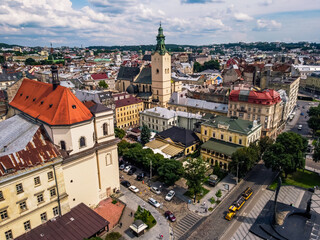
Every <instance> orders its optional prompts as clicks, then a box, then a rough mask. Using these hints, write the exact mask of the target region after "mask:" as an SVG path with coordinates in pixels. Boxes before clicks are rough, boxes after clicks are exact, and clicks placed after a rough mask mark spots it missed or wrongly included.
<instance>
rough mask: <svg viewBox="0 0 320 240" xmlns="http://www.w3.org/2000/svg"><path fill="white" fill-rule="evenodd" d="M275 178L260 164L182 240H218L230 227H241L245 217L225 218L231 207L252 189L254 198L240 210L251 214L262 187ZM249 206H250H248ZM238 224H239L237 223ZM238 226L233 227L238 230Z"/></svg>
mask: <svg viewBox="0 0 320 240" xmlns="http://www.w3.org/2000/svg"><path fill="white" fill-rule="evenodd" d="M274 177H275V173H273V172H272V171H271V170H268V169H266V168H265V167H264V165H263V164H262V163H259V164H258V165H257V166H255V167H254V168H253V170H252V171H251V172H250V173H249V174H248V175H247V177H246V179H244V180H243V181H242V182H241V183H240V184H239V185H238V186H237V187H236V188H234V190H232V192H231V193H230V194H229V195H228V196H227V197H226V198H225V199H224V201H223V202H221V203H220V204H219V206H218V207H217V208H216V209H215V210H214V212H213V213H212V214H211V215H210V216H208V217H207V218H206V219H205V220H203V221H202V222H201V223H200V224H199V225H196V226H194V227H193V228H192V229H190V230H189V231H188V232H187V233H186V234H185V235H184V236H182V237H181V238H180V239H184V240H186V239H188V240H191V239H201V240H204V239H208V240H218V239H220V238H221V237H222V235H223V234H224V233H225V232H226V231H227V230H228V228H229V227H231V226H233V225H234V224H237V225H240V223H241V222H240V219H242V220H243V216H242V217H241V218H239V222H238V219H237V217H235V218H234V219H233V220H232V221H227V220H226V219H225V218H224V216H225V214H226V213H227V211H228V208H229V206H230V205H231V204H232V203H233V202H234V201H235V200H236V198H237V197H238V196H239V195H240V194H241V193H242V192H243V191H244V190H245V189H246V188H247V187H251V188H252V189H253V191H254V195H253V196H252V198H251V199H250V200H249V201H248V202H247V203H246V204H245V205H244V207H243V209H241V210H240V212H242V211H244V210H245V211H246V212H249V211H250V210H251V209H252V208H253V207H254V203H252V204H250V202H255V201H256V200H257V199H259V197H260V196H261V195H262V191H260V190H261V189H262V187H265V186H267V185H269V184H270V183H271V182H272V180H273V179H274ZM247 205H248V206H247ZM237 222H238V223H237ZM237 228H238V226H235V227H232V229H234V230H236V229H237Z"/></svg>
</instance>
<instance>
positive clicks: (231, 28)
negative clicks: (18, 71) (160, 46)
mask: <svg viewBox="0 0 320 240" xmlns="http://www.w3.org/2000/svg"><path fill="white" fill-rule="evenodd" d="M160 21H161V23H162V27H163V30H164V35H165V36H166V43H171V44H189V45H205V44H216V43H230V42H258V41H263V42H271V41H272V42H277V41H281V42H299V41H308V42H318V43H319V42H320V24H319V23H320V0H0V42H3V43H8V44H19V45H23V46H50V43H52V44H53V47H58V46H70V47H73V46H77V47H80V46H84V47H85V46H93V45H94V46H113V45H145V44H155V43H156V35H157V30H158V27H159V23H160Z"/></svg>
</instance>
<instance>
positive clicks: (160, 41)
mask: <svg viewBox="0 0 320 240" xmlns="http://www.w3.org/2000/svg"><path fill="white" fill-rule="evenodd" d="M164 40H165V36H164V35H163V29H162V27H161V21H160V27H159V28H158V35H157V46H156V52H158V53H159V54H160V55H164V54H165V53H166V52H167V49H166V45H165V43H164Z"/></svg>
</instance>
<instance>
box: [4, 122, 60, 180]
mask: <svg viewBox="0 0 320 240" xmlns="http://www.w3.org/2000/svg"><path fill="white" fill-rule="evenodd" d="M58 156H60V152H59V151H58V149H57V148H56V147H55V146H54V144H53V143H51V142H50V140H49V139H48V138H47V137H46V134H45V132H44V130H43V129H41V128H40V127H39V129H38V130H37V131H36V133H35V134H34V136H33V137H32V139H31V141H30V142H29V143H28V144H27V145H26V147H25V148H24V149H22V150H20V151H18V152H14V153H11V154H8V155H4V156H2V157H0V177H1V176H3V175H6V174H10V173H15V172H16V171H19V170H22V169H25V168H28V167H33V166H35V165H37V164H42V163H45V162H49V161H52V160H53V159H54V158H56V157H58Z"/></svg>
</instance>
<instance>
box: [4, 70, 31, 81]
mask: <svg viewBox="0 0 320 240" xmlns="http://www.w3.org/2000/svg"><path fill="white" fill-rule="evenodd" d="M25 74H26V77H27V78H29V79H35V77H34V76H33V75H31V74H30V73H29V72H28V71H25ZM21 78H22V72H14V73H7V72H4V73H1V74H0V82H8V81H18V80H20V79H21Z"/></svg>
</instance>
